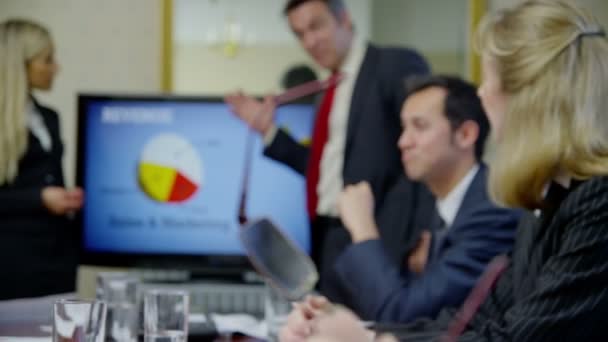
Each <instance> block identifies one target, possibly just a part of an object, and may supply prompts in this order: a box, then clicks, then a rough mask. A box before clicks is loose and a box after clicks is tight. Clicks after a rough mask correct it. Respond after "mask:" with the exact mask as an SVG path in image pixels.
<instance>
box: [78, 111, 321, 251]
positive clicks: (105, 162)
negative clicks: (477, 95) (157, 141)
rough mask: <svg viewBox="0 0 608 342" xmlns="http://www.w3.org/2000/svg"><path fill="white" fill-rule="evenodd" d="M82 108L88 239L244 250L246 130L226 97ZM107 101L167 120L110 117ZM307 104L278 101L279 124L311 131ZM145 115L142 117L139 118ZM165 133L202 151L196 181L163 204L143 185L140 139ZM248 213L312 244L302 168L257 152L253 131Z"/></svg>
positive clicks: (120, 247) (118, 245)
mask: <svg viewBox="0 0 608 342" xmlns="http://www.w3.org/2000/svg"><path fill="white" fill-rule="evenodd" d="M87 103H88V106H87V108H86V110H85V111H84V113H81V114H80V115H86V116H87V117H86V125H85V127H84V129H85V132H84V133H83V132H81V133H80V134H84V135H85V137H86V139H85V145H84V164H83V167H84V178H83V181H84V183H83V186H84V189H85V206H84V208H83V224H84V227H83V228H84V247H85V249H86V250H89V251H96V252H109V253H136V254H137V253H143V254H183V255H243V254H244V252H243V250H242V247H241V244H240V241H239V239H238V230H239V229H241V228H240V225H239V223H238V218H237V214H238V206H239V201H240V195H241V188H242V183H243V174H244V170H245V167H244V166H245V153H246V149H247V146H248V145H247V141H248V140H247V138H248V134H250V133H249V131H248V129H247V127H246V126H245V125H244V124H243V123H242V122H241V121H240V120H239V119H237V118H236V117H235V116H234V115H233V114H232V113H230V112H229V109H228V107H227V106H226V105H225V104H224V103H222V102H207V101H200V102H199V101H179V100H175V101H167V100H163V101H152V100H145V101H133V100H100V101H89V102H87ZM108 108H110V109H112V108H121V109H123V110H124V109H129V110H131V111H133V112H137V111H140V110H150V111H154V110H159V109H160V110H165V112H169V113H171V120H170V122H135V121H128V120H126V121H124V122H107V120H102V116H103V111H104V110H107V109H108ZM312 116H313V108H312V106H311V105H303V104H293V105H286V106H283V107H280V108H279V109H278V112H277V118H276V120H277V123H278V124H279V126H284V127H285V128H286V129H288V130H289V131H290V133H291V134H292V135H294V136H295V137H296V138H297V139H306V138H309V137H310V132H311V126H312V120H313V118H312ZM144 121H145V120H144ZM162 133H173V134H177V135H179V136H181V137H183V138H185V139H186V140H188V141H189V142H190V143H191V144H192V145H193V146H194V148H195V150H196V151H197V153H198V156H199V157H200V159H201V160H202V165H203V178H202V187H201V188H199V190H198V191H197V192H196V193H195V194H194V195H193V196H192V197H191V198H189V199H188V200H186V201H184V202H180V203H164V202H158V201H155V200H153V199H151V198H150V197H149V196H148V195H147V194H145V193H144V192H143V191H142V189H141V188H140V186H139V181H138V163H139V161H140V157H141V153H142V151H143V148H144V146H145V144H146V143H147V142H148V141H149V140H150V139H152V138H154V137H155V136H157V135H159V134H162ZM253 142H254V143H253V149H254V150H253V153H252V163H251V172H250V179H249V188H248V189H249V190H248V193H247V194H248V198H247V202H246V206H247V215H248V217H249V218H250V219H252V218H255V217H262V216H263V217H268V218H270V219H271V220H273V221H274V222H275V223H277V224H278V226H279V227H280V228H282V229H283V230H284V231H285V232H286V233H287V235H288V236H289V237H291V238H292V239H293V240H294V241H295V242H296V243H297V244H298V245H299V246H300V247H301V248H303V249H304V250H306V251H310V236H309V235H310V233H309V226H308V217H307V215H306V208H305V184H304V177H302V176H301V175H299V174H297V173H295V172H294V171H293V170H291V169H289V168H288V167H286V166H284V165H283V164H280V163H278V162H275V161H273V160H271V159H269V158H267V157H264V156H263V154H262V149H263V143H262V141H261V138H260V137H259V135H257V134H255V138H254V140H253Z"/></svg>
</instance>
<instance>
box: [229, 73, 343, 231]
mask: <svg viewBox="0 0 608 342" xmlns="http://www.w3.org/2000/svg"><path fill="white" fill-rule="evenodd" d="M343 79H344V75H343V74H340V73H338V74H334V75H332V76H330V77H328V78H327V79H325V80H323V81H319V80H314V81H310V82H306V83H302V84H300V85H297V86H295V87H291V88H289V89H287V90H286V91H284V92H283V93H281V94H279V95H276V96H275V97H274V102H275V105H276V106H277V107H278V106H281V105H284V104H286V103H289V102H291V101H294V100H297V99H299V98H301V97H304V96H308V95H312V94H316V93H319V92H321V91H324V90H325V89H327V88H329V87H331V86H334V85H337V84H338V83H340V82H341V81H342V80H343ZM254 139H255V132H254V131H253V130H252V129H251V128H250V129H249V131H248V133H247V143H246V144H247V145H246V146H245V148H246V150H245V166H244V173H243V182H242V185H241V198H240V202H239V211H238V221H239V223H240V224H241V225H244V224H245V223H247V221H248V220H247V208H246V205H247V204H246V203H247V189H248V188H249V172H250V171H251V158H252V154H253V145H254V144H253V143H254Z"/></svg>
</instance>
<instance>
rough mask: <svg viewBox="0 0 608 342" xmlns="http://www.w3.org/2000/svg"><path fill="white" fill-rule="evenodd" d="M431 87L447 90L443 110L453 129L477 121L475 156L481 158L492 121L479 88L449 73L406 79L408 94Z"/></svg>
mask: <svg viewBox="0 0 608 342" xmlns="http://www.w3.org/2000/svg"><path fill="white" fill-rule="evenodd" d="M431 87H440V88H443V89H445V90H446V91H447V96H446V98H445V103H444V108H443V109H444V110H443V112H444V114H445V116H446V117H447V119H448V121H449V122H450V126H451V127H452V129H457V128H458V127H460V125H462V123H463V122H465V121H467V120H471V121H474V122H475V123H477V126H479V136H478V137H477V141H476V142H475V158H477V160H481V158H482V156H483V151H484V147H485V143H486V139H487V137H488V134H489V131H490V123H489V122H488V117H487V116H486V113H485V111H484V110H483V106H482V105H481V100H480V99H479V96H477V88H476V87H475V86H474V85H473V84H471V83H469V82H467V81H464V80H463V79H461V78H459V77H456V76H449V75H430V76H420V75H416V76H413V77H410V78H408V79H407V80H406V92H407V94H408V96H409V95H411V94H414V93H417V92H420V91H422V90H425V89H428V88H431Z"/></svg>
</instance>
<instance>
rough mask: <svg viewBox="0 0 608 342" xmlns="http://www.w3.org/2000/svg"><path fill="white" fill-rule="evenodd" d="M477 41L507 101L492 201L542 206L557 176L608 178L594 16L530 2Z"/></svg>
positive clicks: (606, 74) (606, 115)
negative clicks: (496, 75)
mask: <svg viewBox="0 0 608 342" xmlns="http://www.w3.org/2000/svg"><path fill="white" fill-rule="evenodd" d="M476 38H477V39H476V45H477V48H478V49H479V50H480V51H481V52H482V53H483V54H484V56H487V57H488V58H490V59H491V60H492V61H494V62H495V64H496V67H497V72H498V76H499V78H500V80H501V86H502V91H503V92H504V93H505V95H506V96H507V98H508V101H507V109H506V112H505V113H504V115H505V117H504V123H503V127H502V131H501V135H502V138H501V142H500V143H499V144H498V147H497V151H496V158H494V160H493V161H492V165H491V173H490V181H489V183H490V191H491V193H492V196H493V197H494V198H495V200H497V201H498V202H499V203H502V204H505V205H508V206H519V207H524V208H528V209H532V208H538V207H542V203H543V189H544V187H545V186H546V184H547V183H549V182H550V181H551V180H552V179H553V178H555V177H556V176H557V175H558V174H562V173H565V174H567V175H569V176H570V177H573V178H574V179H578V180H585V179H589V178H591V177H593V176H595V175H605V174H608V112H607V111H608V100H607V98H608V40H607V39H606V36H605V32H604V31H603V29H602V27H601V26H600V25H599V24H598V22H597V21H596V20H595V19H594V18H593V16H592V15H591V14H590V13H589V12H587V11H585V10H584V9H582V8H580V7H578V6H577V5H576V4H573V3H572V2H568V1H562V0H533V1H526V2H523V3H521V4H519V5H518V6H516V7H514V8H512V9H506V10H502V11H500V12H498V13H496V14H494V15H490V16H487V17H486V18H484V20H483V21H482V23H481V26H480V28H479V29H478V32H477V37H476Z"/></svg>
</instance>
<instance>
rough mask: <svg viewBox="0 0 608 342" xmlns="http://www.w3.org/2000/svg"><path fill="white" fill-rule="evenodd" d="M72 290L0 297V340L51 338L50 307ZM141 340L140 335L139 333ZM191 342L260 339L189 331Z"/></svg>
mask: <svg viewBox="0 0 608 342" xmlns="http://www.w3.org/2000/svg"><path fill="white" fill-rule="evenodd" d="M73 297H74V294H61V295H53V296H47V297H40V298H26V299H16V300H8V301H0V342H8V341H12V342H50V341H51V340H52V319H53V318H52V307H53V303H54V302H55V301H56V300H58V299H62V298H73ZM139 340H140V341H143V336H140V337H139ZM188 341H191V342H203V341H204V342H207V341H208V342H220V341H221V342H228V341H234V342H263V341H264V340H262V339H257V338H253V337H249V336H244V335H242V334H232V335H230V336H227V335H226V334H224V335H222V336H219V335H217V334H189V335H188Z"/></svg>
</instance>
